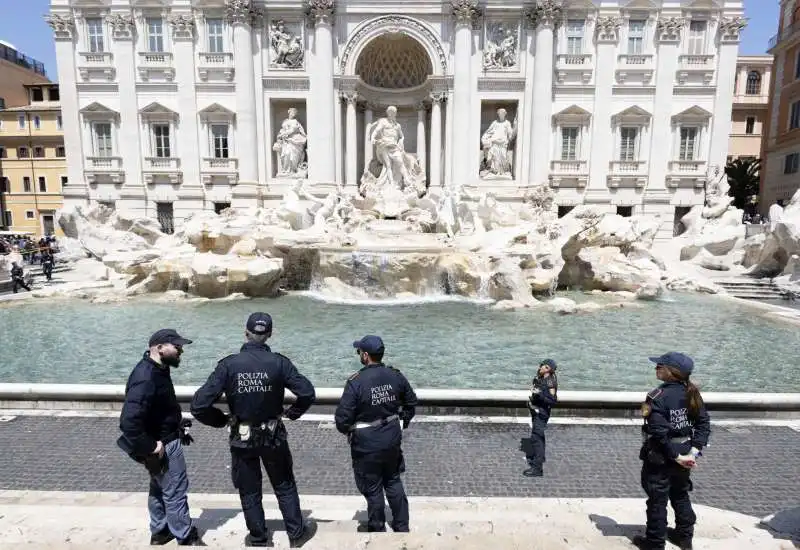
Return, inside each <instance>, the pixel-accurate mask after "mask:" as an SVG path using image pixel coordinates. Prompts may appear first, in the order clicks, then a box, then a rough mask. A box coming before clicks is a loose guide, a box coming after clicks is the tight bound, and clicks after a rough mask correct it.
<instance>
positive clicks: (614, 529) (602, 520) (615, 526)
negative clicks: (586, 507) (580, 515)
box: [589, 514, 644, 541]
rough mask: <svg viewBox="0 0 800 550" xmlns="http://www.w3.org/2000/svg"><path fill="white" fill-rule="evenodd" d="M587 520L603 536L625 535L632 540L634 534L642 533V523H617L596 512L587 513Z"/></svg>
mask: <svg viewBox="0 0 800 550" xmlns="http://www.w3.org/2000/svg"><path fill="white" fill-rule="evenodd" d="M589 520H590V521H591V522H592V523H594V526H595V527H597V530H598V531H600V533H602V535H603V536H604V537H626V538H627V539H628V540H631V541H632V540H633V537H635V536H636V535H644V526H643V525H628V524H623V523H617V522H616V520H614V519H612V518H610V517H607V516H601V515H598V514H589Z"/></svg>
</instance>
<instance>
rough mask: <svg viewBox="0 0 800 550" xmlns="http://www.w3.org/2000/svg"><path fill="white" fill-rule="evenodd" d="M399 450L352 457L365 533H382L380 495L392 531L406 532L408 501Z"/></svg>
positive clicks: (401, 454)
mask: <svg viewBox="0 0 800 550" xmlns="http://www.w3.org/2000/svg"><path fill="white" fill-rule="evenodd" d="M405 469H406V468H405V461H404V460H403V451H402V449H401V448H400V446H397V447H392V448H391V449H387V450H385V451H382V452H380V453H370V454H367V455H359V456H354V457H353V474H354V475H355V478H356V487H358V490H359V492H360V493H361V494H362V495H364V498H366V499H367V529H368V530H369V531H386V513H385V511H384V506H385V505H384V492H385V494H386V500H388V501H389V508H390V509H391V510H392V530H394V531H395V532H408V498H407V497H406V491H405V488H404V487H403V481H402V480H401V479H400V474H402V473H403V472H404V471H405Z"/></svg>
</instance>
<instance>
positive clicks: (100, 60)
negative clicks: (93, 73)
mask: <svg viewBox="0 0 800 550" xmlns="http://www.w3.org/2000/svg"><path fill="white" fill-rule="evenodd" d="M78 55H79V56H80V59H81V64H82V65H87V66H90V67H93V66H97V67H105V66H108V65H113V64H114V54H112V53H111V52H81V53H79V54H78Z"/></svg>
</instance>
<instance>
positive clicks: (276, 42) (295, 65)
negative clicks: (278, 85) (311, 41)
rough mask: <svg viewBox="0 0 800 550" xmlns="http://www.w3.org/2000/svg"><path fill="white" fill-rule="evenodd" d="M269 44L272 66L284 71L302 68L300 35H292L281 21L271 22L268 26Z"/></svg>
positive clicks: (302, 55) (302, 52) (302, 54)
mask: <svg viewBox="0 0 800 550" xmlns="http://www.w3.org/2000/svg"><path fill="white" fill-rule="evenodd" d="M269 44H270V47H271V48H272V65H273V66H275V67H284V68H286V69H299V68H301V67H302V66H303V57H304V55H305V52H304V51H303V43H302V40H301V38H300V33H293V32H291V31H290V30H288V29H287V28H286V22H285V21H284V20H283V19H278V20H277V21H273V22H272V24H271V25H270V31H269Z"/></svg>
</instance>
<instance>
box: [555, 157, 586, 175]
mask: <svg viewBox="0 0 800 550" xmlns="http://www.w3.org/2000/svg"><path fill="white" fill-rule="evenodd" d="M587 164H588V163H587V162H586V161H585V160H554V161H552V162H551V163H550V169H551V170H552V171H553V172H555V173H557V174H582V173H584V172H586V171H587V170H588V168H587Z"/></svg>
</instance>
